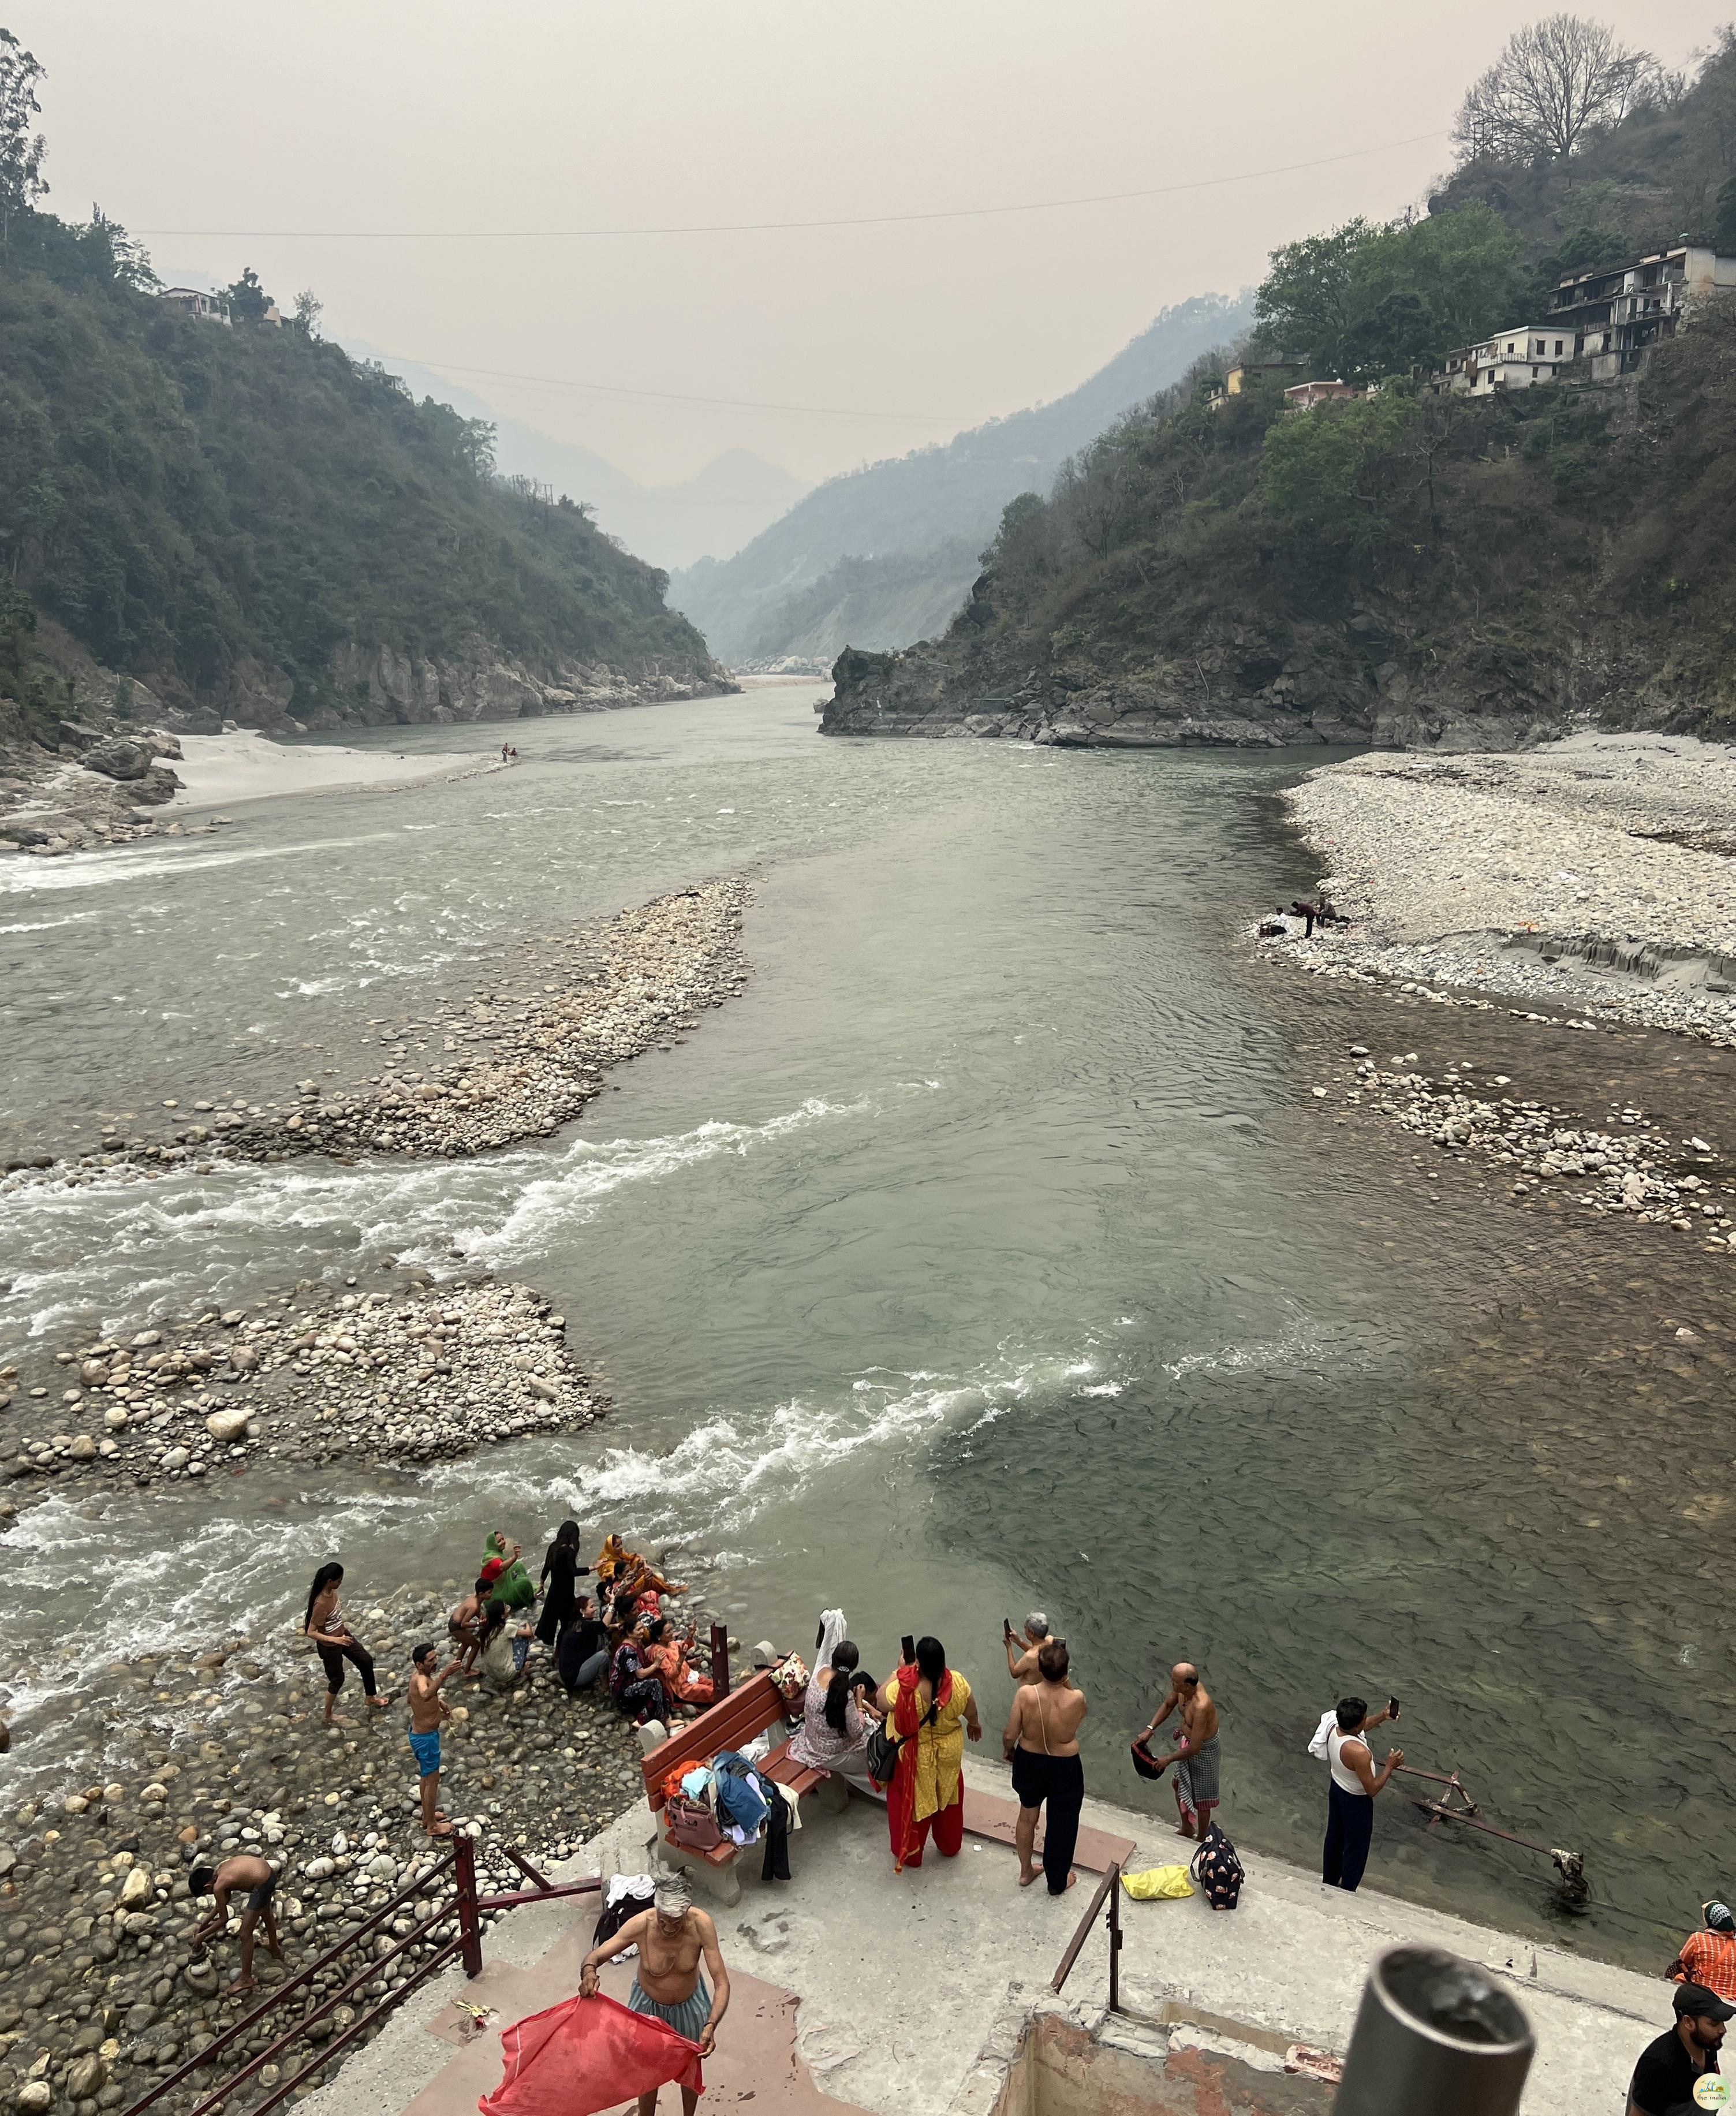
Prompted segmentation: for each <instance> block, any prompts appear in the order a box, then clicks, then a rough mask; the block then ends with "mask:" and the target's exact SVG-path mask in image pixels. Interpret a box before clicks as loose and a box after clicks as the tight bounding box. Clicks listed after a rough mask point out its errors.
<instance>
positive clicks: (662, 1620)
mask: <svg viewBox="0 0 1736 2116" xmlns="http://www.w3.org/2000/svg"><path fill="white" fill-rule="evenodd" d="M692 1643H693V1642H692V1640H691V1639H679V1638H677V1636H676V1635H675V1620H674V1618H673V1617H657V1618H656V1619H655V1620H654V1622H653V1623H652V1625H651V1627H650V1630H649V1631H647V1632H646V1633H645V1659H646V1660H647V1661H648V1662H649V1663H650V1665H651V1666H652V1667H653V1668H655V1669H656V1670H657V1672H658V1673H659V1675H660V1676H661V1677H663V1679H664V1682H665V1684H666V1685H667V1686H668V1691H669V1694H670V1695H671V1696H672V1697H673V1698H674V1700H676V1702H677V1704H710V1702H711V1695H712V1691H711V1678H710V1676H706V1675H696V1674H695V1673H694V1672H693V1671H692V1669H691V1668H690V1667H689V1666H688V1665H687V1653H688V1649H689V1648H690V1647H691V1645H692Z"/></svg>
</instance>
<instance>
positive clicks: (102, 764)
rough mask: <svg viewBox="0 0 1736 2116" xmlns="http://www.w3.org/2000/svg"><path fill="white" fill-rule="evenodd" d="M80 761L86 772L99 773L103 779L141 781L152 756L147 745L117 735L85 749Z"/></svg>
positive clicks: (147, 769)
mask: <svg viewBox="0 0 1736 2116" xmlns="http://www.w3.org/2000/svg"><path fill="white" fill-rule="evenodd" d="M82 761H83V763H84V766H85V770H87V771H100V772H101V773H102V775H103V777H104V778H105V779H142V778H144V776H145V773H146V772H148V771H149V770H150V768H151V762H152V755H151V750H150V747H149V745H148V744H147V743H142V742H135V741H134V740H133V738H132V737H131V735H126V734H117V735H111V736H110V737H109V738H108V740H107V741H106V742H99V743H97V745H96V746H95V747H94V749H87V750H86V751H85V755H84V757H83V760H82Z"/></svg>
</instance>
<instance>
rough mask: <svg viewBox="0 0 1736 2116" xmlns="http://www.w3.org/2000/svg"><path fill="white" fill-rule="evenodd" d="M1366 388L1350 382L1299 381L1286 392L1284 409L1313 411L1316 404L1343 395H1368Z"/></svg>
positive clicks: (1332, 400) (1327, 401)
mask: <svg viewBox="0 0 1736 2116" xmlns="http://www.w3.org/2000/svg"><path fill="white" fill-rule="evenodd" d="M1367 394H1368V392H1367V391H1366V389H1357V388H1356V387H1355V386H1354V385H1353V384H1351V383H1348V382H1336V381H1334V382H1297V383H1293V384H1291V386H1290V387H1289V388H1288V389H1286V390H1285V392H1284V409H1285V410H1286V411H1288V412H1311V411H1312V410H1313V409H1314V407H1315V406H1316V404H1330V403H1334V401H1335V400H1336V399H1337V398H1341V397H1366V395H1367Z"/></svg>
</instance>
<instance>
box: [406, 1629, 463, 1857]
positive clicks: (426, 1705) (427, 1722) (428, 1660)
mask: <svg viewBox="0 0 1736 2116" xmlns="http://www.w3.org/2000/svg"><path fill="white" fill-rule="evenodd" d="M438 1655H439V1649H438V1648H437V1647H435V1646H433V1645H425V1646H418V1647H417V1648H416V1651H415V1652H414V1653H413V1654H411V1656H410V1665H411V1669H412V1671H413V1672H412V1673H411V1677H410V1751H411V1755H413V1756H414V1757H415V1758H416V1769H418V1770H419V1771H420V1773H421V1775H422V1827H423V1829H425V1830H426V1831H427V1833H428V1834H429V1836H430V1837H450V1836H451V1835H452V1824H451V1823H450V1822H449V1821H448V1819H446V1817H445V1816H444V1815H442V1814H441V1812H440V1809H439V1793H440V1727H441V1723H442V1722H443V1721H444V1720H447V1719H449V1718H451V1717H452V1707H451V1706H450V1705H449V1704H448V1703H447V1701H446V1700H445V1699H444V1698H443V1696H442V1695H440V1686H441V1684H442V1683H443V1682H444V1681H446V1680H447V1678H448V1676H452V1675H456V1674H457V1672H458V1665H459V1661H460V1659H461V1658H462V1655H457V1654H455V1655H454V1656H453V1657H452V1659H451V1660H449V1661H448V1663H446V1665H445V1667H444V1668H442V1669H441V1670H440V1671H439V1673H438V1674H436V1673H435V1672H434V1662H435V1660H436V1658H438Z"/></svg>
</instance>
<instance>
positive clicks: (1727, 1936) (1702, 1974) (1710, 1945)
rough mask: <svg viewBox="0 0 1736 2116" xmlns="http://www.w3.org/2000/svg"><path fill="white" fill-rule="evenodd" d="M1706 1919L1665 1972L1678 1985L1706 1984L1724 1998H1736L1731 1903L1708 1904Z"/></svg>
mask: <svg viewBox="0 0 1736 2116" xmlns="http://www.w3.org/2000/svg"><path fill="white" fill-rule="evenodd" d="M1700 1915H1701V1916H1702V1919H1703V1920H1704V1921H1705V1922H1704V1924H1703V1925H1702V1928H1701V1930H1699V1931H1698V1932H1691V1933H1690V1934H1688V1938H1687V1939H1684V1940H1683V1943H1682V1951H1681V1953H1679V1955H1678V1956H1677V1957H1676V1958H1675V1960H1674V1962H1671V1963H1670V1965H1669V1968H1668V1969H1666V1970H1665V1972H1664V1974H1665V1976H1668V1977H1669V1978H1670V1979H1672V1980H1673V1981H1674V1982H1675V1983H1678V1984H1703V1985H1705V1986H1706V1989H1707V1990H1708V1991H1715V1992H1716V1993H1717V1994H1718V1996H1719V1997H1720V1999H1731V2000H1733V2001H1736V1917H1733V1916H1732V1915H1731V1912H1730V1907H1729V1904H1728V1903H1706V1904H1705V1905H1704V1906H1703V1907H1702V1910H1701V1912H1700Z"/></svg>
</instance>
